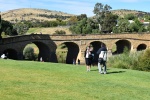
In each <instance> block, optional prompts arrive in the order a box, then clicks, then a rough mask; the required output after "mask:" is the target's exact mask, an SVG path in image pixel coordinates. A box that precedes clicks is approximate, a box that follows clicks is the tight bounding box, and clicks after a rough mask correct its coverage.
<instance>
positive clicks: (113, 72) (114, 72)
mask: <svg viewBox="0 0 150 100" xmlns="http://www.w3.org/2000/svg"><path fill="white" fill-rule="evenodd" d="M107 70H110V69H107ZM91 71H98V69H94V70H91ZM124 72H126V71H112V72H107V74H117V73H124Z"/></svg>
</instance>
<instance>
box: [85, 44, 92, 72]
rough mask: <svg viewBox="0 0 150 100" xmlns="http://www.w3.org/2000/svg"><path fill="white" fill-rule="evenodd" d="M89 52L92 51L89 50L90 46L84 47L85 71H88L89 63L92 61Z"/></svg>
mask: <svg viewBox="0 0 150 100" xmlns="http://www.w3.org/2000/svg"><path fill="white" fill-rule="evenodd" d="M91 54H92V53H91V51H90V46H88V47H87V48H86V51H85V54H84V57H85V63H86V69H87V72H88V71H90V69H91V63H92V61H91V58H90V55H91Z"/></svg>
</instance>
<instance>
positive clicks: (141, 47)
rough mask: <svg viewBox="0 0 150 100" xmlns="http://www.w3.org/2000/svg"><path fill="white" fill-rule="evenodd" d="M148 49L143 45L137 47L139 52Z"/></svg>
mask: <svg viewBox="0 0 150 100" xmlns="http://www.w3.org/2000/svg"><path fill="white" fill-rule="evenodd" d="M146 48H147V45H146V44H144V43H142V44H139V45H138V47H137V51H141V50H145V49H146Z"/></svg>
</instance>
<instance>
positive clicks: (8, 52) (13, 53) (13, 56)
mask: <svg viewBox="0 0 150 100" xmlns="http://www.w3.org/2000/svg"><path fill="white" fill-rule="evenodd" d="M3 53H4V54H5V55H6V56H7V58H8V59H14V60H17V59H18V53H17V51H16V50H15V49H12V48H8V49H6V50H5V51H4V52H3Z"/></svg>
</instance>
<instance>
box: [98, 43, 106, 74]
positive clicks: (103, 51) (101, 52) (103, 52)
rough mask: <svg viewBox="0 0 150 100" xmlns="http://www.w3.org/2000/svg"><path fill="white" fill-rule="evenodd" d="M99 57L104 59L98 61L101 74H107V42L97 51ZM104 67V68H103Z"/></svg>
mask: <svg viewBox="0 0 150 100" xmlns="http://www.w3.org/2000/svg"><path fill="white" fill-rule="evenodd" d="M97 54H98V55H99V58H100V59H102V62H98V69H99V73H100V74H106V73H107V71H106V70H107V68H106V61H107V49H106V46H105V44H101V48H100V49H99V50H98V51H97ZM102 67H104V69H103V68H102Z"/></svg>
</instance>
